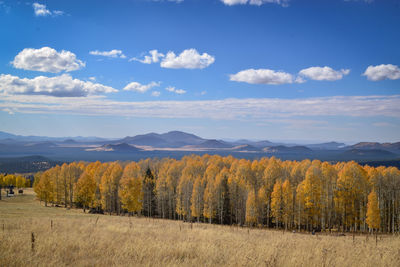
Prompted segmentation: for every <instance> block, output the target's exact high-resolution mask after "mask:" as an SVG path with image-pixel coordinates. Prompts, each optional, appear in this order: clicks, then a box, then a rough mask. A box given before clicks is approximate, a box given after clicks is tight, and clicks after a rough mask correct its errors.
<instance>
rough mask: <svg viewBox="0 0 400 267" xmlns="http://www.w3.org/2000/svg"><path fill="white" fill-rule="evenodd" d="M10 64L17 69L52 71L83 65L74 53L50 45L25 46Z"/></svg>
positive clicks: (74, 68)
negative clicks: (38, 47) (35, 47)
mask: <svg viewBox="0 0 400 267" xmlns="http://www.w3.org/2000/svg"><path fill="white" fill-rule="evenodd" d="M11 64H12V65H13V66H14V67H15V68H17V69H24V70H34V71H42V72H52V73H57V72H61V71H73V70H78V69H80V68H82V67H85V63H84V62H82V61H80V60H78V59H76V56H75V54H74V53H72V52H70V51H65V50H61V52H57V51H56V50H55V49H53V48H51V47H42V48H40V49H34V48H25V49H24V50H22V51H21V52H19V54H18V55H16V56H15V58H14V60H13V61H12V62H11Z"/></svg>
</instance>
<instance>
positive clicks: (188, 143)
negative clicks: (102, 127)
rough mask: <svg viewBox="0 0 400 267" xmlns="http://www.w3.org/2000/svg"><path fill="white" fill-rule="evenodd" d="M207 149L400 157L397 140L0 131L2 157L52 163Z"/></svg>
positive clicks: (245, 154) (248, 154)
mask: <svg viewBox="0 0 400 267" xmlns="http://www.w3.org/2000/svg"><path fill="white" fill-rule="evenodd" d="M206 153H207V154H219V155H222V156H226V155H233V156H235V157H238V158H247V159H255V158H261V157H271V156H275V157H277V158H281V159H283V160H302V159H305V158H309V159H320V160H328V161H342V160H355V161H359V162H365V161H388V160H392V161H393V160H397V159H399V158H400V142H397V143H372V142H360V143H357V144H355V145H351V146H347V145H346V144H344V143H339V142H333V141H332V142H327V143H316V144H306V145H303V144H289V143H275V142H271V141H269V140H257V141H255V140H245V139H241V140H236V141H226V140H217V139H206V138H202V137H199V136H196V135H194V134H190V133H185V132H181V131H171V132H168V133H163V134H158V133H148V134H142V135H136V136H127V137H125V138H122V139H105V138H98V137H81V136H78V137H46V136H20V135H14V134H10V133H6V132H0V157H1V158H3V159H4V158H13V157H29V156H37V155H40V156H44V157H46V158H48V159H50V160H52V161H54V162H59V161H60V162H62V161H73V160H85V161H95V160H100V161H112V160H140V159H143V158H147V157H171V158H181V157H183V156H185V155H188V154H200V155H202V154H206ZM49 164H51V163H49ZM0 167H1V166H0Z"/></svg>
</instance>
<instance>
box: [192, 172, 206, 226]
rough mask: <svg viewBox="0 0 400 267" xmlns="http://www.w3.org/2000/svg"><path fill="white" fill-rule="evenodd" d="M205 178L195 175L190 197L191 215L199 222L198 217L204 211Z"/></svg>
mask: <svg viewBox="0 0 400 267" xmlns="http://www.w3.org/2000/svg"><path fill="white" fill-rule="evenodd" d="M204 180H205V178H204V177H202V176H197V177H196V178H195V180H194V183H193V191H192V198H191V204H192V205H191V207H190V210H191V212H192V216H193V217H195V218H197V222H200V217H201V215H202V214H203V211H204V189H205V188H204V187H205V182H204Z"/></svg>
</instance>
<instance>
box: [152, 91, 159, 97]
mask: <svg viewBox="0 0 400 267" xmlns="http://www.w3.org/2000/svg"><path fill="white" fill-rule="evenodd" d="M151 95H152V96H155V97H159V96H160V95H161V92H160V91H153V92H152V93H151Z"/></svg>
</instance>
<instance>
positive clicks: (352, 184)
mask: <svg viewBox="0 0 400 267" xmlns="http://www.w3.org/2000/svg"><path fill="white" fill-rule="evenodd" d="M367 185H368V184H367V173H366V171H365V170H364V169H363V168H362V167H361V166H360V165H358V164H357V163H356V162H354V161H351V162H348V163H346V164H345V165H344V166H343V168H342V169H341V171H340V172H339V178H338V180H337V188H336V191H335V206H336V209H337V211H338V213H339V214H341V218H342V225H343V227H344V228H349V227H354V229H357V226H358V225H359V224H360V223H361V219H362V218H363V217H365V214H363V213H364V212H363V209H362V208H363V207H362V206H363V202H364V194H366V190H367Z"/></svg>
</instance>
